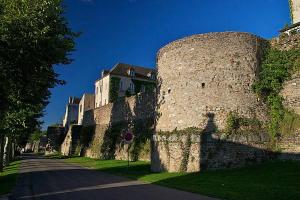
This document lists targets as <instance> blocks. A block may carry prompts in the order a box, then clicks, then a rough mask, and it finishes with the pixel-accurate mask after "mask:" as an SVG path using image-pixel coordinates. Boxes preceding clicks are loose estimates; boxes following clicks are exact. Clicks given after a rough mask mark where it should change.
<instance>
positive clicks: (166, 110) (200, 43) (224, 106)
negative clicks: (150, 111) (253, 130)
mask: <svg viewBox="0 0 300 200" xmlns="http://www.w3.org/2000/svg"><path fill="white" fill-rule="evenodd" d="M265 45H266V41H265V40H263V39H262V38H259V37H256V36H254V35H251V34H248V33H236V32H224V33H209V34H201V35H194V36H191V37H186V38H183V39H180V40H177V41H175V42H172V43H170V44H168V45H167V46H165V47H163V48H162V49H160V51H159V53H158V56H157V70H158V105H157V112H158V120H157V126H156V130H161V131H172V130H174V129H179V130H180V129H184V128H187V127H200V128H204V127H205V126H206V123H207V121H206V120H207V117H206V115H207V113H213V114H214V115H215V124H216V126H217V127H218V128H219V129H223V128H224V127H225V121H226V117H227V115H228V113H229V112H230V111H236V112H237V113H238V114H239V115H240V116H243V117H250V118H258V119H260V120H264V119H265V106H264V105H263V103H262V102H261V101H259V100H258V98H257V96H256V95H255V94H254V93H253V92H252V89H251V85H252V83H253V82H254V81H255V79H256V74H257V72H258V70H259V67H260V58H261V53H262V48H263V47H264V46H265Z"/></svg>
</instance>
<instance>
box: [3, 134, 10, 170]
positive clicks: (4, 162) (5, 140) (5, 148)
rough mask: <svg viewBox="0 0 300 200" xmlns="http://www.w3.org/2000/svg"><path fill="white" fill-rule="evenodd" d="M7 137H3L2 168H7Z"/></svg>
mask: <svg viewBox="0 0 300 200" xmlns="http://www.w3.org/2000/svg"><path fill="white" fill-rule="evenodd" d="M8 146H9V144H8V137H4V154H3V155H4V158H3V166H4V167H5V166H7V165H8V162H7V156H8Z"/></svg>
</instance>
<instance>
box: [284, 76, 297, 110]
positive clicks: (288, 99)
mask: <svg viewBox="0 0 300 200" xmlns="http://www.w3.org/2000/svg"><path fill="white" fill-rule="evenodd" d="M281 95H282V97H283V98H284V101H283V104H284V106H285V107H286V108H288V109H290V110H293V111H295V113H297V114H300V72H298V73H296V74H294V75H293V76H292V78H291V79H290V80H289V81H286V82H285V83H284V85H283V90H282V91H281Z"/></svg>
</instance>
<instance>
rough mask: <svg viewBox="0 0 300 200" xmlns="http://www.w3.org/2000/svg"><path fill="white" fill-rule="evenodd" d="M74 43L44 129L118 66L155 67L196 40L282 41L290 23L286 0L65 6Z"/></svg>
mask: <svg viewBox="0 0 300 200" xmlns="http://www.w3.org/2000/svg"><path fill="white" fill-rule="evenodd" d="M65 5H66V8H67V12H66V18H67V20H68V21H69V24H70V26H71V28H72V29H73V30H74V31H80V32H82V35H81V36H80V37H79V38H78V39H77V40H76V51H75V52H73V54H72V56H71V57H72V58H73V59H74V62H73V63H72V64H70V65H66V66H57V67H55V69H56V72H57V73H59V74H61V76H60V78H61V79H63V80H65V81H67V84H66V85H63V86H58V87H56V88H54V89H52V90H51V91H52V96H51V98H50V104H49V105H48V106H47V108H46V110H45V116H44V117H43V120H44V121H45V124H44V128H45V127H47V126H48V125H50V124H54V123H57V122H60V121H61V119H62V117H63V115H64V111H65V105H66V103H67V101H68V97H69V96H78V97H80V96H82V94H83V93H85V92H87V93H93V92H94V81H95V80H96V79H97V78H99V76H100V73H101V70H102V69H104V68H110V67H112V66H113V65H114V64H115V63H117V62H124V63H129V64H134V65H140V66H146V67H155V60H156V52H157V51H158V49H159V48H161V47H162V46H164V45H166V44H167V43H169V42H171V41H173V40H176V39H179V38H182V37H184V36H188V35H192V34H200V33H207V32H221V31H242V32H250V33H253V34H256V35H259V36H261V37H264V38H272V37H275V36H276V35H278V30H279V29H281V28H282V27H283V26H284V25H285V24H286V23H289V22H290V15H289V7H288V0H214V1H212V0H65Z"/></svg>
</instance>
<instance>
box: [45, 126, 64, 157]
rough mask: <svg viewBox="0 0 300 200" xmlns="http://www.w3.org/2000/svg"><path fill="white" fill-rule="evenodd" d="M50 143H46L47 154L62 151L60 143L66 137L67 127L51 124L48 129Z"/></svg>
mask: <svg viewBox="0 0 300 200" xmlns="http://www.w3.org/2000/svg"><path fill="white" fill-rule="evenodd" d="M47 138H48V143H47V145H46V149H45V154H51V153H55V152H59V151H60V145H61V144H62V142H63V141H64V138H65V128H64V127H55V126H49V127H48V129H47Z"/></svg>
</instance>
